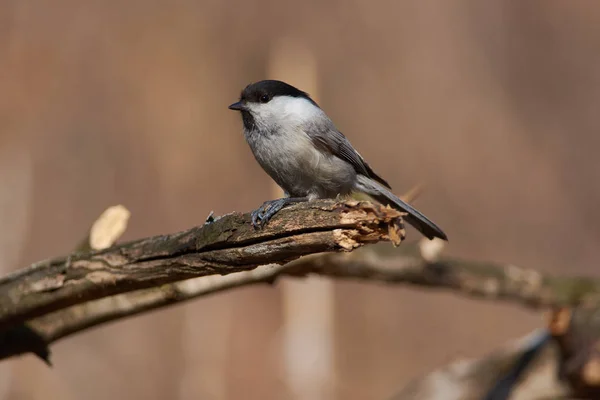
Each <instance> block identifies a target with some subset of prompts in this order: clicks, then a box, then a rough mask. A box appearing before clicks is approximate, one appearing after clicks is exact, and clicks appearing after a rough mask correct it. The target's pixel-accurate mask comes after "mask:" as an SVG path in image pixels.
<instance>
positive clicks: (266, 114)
mask: <svg viewBox="0 0 600 400" xmlns="http://www.w3.org/2000/svg"><path fill="white" fill-rule="evenodd" d="M248 108H249V109H250V111H251V112H252V114H254V117H255V119H256V120H257V123H259V124H261V125H270V124H276V125H279V126H290V127H292V126H297V125H302V124H304V123H306V122H310V121H314V120H315V119H319V118H320V117H321V115H322V113H323V111H321V109H320V108H319V107H317V106H315V105H314V104H312V103H311V102H310V101H308V100H306V99H305V98H302V97H290V96H278V97H275V98H274V99H272V100H271V101H269V102H268V103H265V104H262V103H254V104H250V105H248Z"/></svg>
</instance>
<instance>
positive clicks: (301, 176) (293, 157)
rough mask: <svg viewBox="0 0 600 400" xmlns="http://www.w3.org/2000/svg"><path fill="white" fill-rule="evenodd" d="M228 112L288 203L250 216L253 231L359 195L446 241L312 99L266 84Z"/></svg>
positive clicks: (283, 86)
mask: <svg viewBox="0 0 600 400" xmlns="http://www.w3.org/2000/svg"><path fill="white" fill-rule="evenodd" d="M229 109H230V110H236V111H239V112H240V113H241V114H242V121H243V123H244V135H245V137H246V141H247V142H248V145H249V146H250V149H251V150H252V153H254V157H255V158H256V161H258V163H259V164H260V166H261V167H262V168H263V169H264V170H265V172H266V173H267V174H269V176H270V177H271V178H272V179H273V180H274V181H275V182H276V183H277V184H278V185H279V186H280V187H281V188H282V189H283V191H284V192H285V197H284V198H281V199H276V200H269V201H266V202H265V203H264V204H263V205H262V206H260V207H259V208H258V209H257V210H255V211H253V212H252V225H253V226H254V227H256V228H259V227H262V226H264V225H265V224H267V223H268V221H269V220H270V219H271V218H272V217H273V216H274V215H275V214H276V213H277V212H279V211H280V210H281V209H282V208H284V207H286V206H287V205H289V204H293V203H299V202H304V201H311V200H314V199H330V198H336V197H337V196H344V195H348V194H351V193H353V192H358V193H365V194H367V195H369V196H370V197H372V198H373V199H375V200H376V201H378V202H380V203H382V204H386V205H387V204H389V205H390V206H392V207H394V208H395V209H397V210H400V211H402V212H405V213H407V215H406V216H405V217H404V219H405V220H406V221H407V222H408V223H409V224H411V225H412V226H414V227H415V228H416V229H417V230H418V231H419V232H421V233H422V234H423V235H424V236H425V237H427V238H428V239H433V238H436V237H437V238H440V239H443V240H448V238H447V237H446V234H445V233H444V232H443V231H442V230H441V229H440V228H439V227H438V226H437V225H436V224H434V223H433V222H432V221H430V220H429V219H428V218H427V217H426V216H424V215H423V214H422V213H420V212H419V211H417V210H416V209H415V208H413V207H412V206H411V205H410V204H408V203H406V202H404V201H402V200H401V199H400V198H398V197H397V196H396V195H394V194H393V193H392V192H391V187H390V185H389V184H388V183H387V182H386V181H385V180H383V179H382V178H381V177H379V176H378V175H377V174H376V173H375V172H374V171H373V170H372V169H371V167H370V166H369V164H367V162H366V161H365V160H364V159H363V158H362V156H361V155H360V154H359V153H358V152H357V151H356V150H354V147H352V145H351V144H350V142H349V141H348V139H347V138H346V137H345V136H344V135H343V134H342V133H341V132H340V131H339V130H338V129H337V128H336V127H335V125H334V124H333V122H332V121H331V119H329V117H328V116H327V114H325V112H324V111H323V110H322V109H321V107H319V106H318V105H317V103H316V102H315V101H314V100H313V99H311V98H310V96H309V95H308V93H306V92H303V91H301V90H299V89H297V88H295V87H294V86H291V85H289V84H287V83H285V82H281V81H276V80H264V81H260V82H256V83H253V84H250V85H248V86H246V88H245V89H244V90H243V91H242V94H241V96H240V100H239V101H238V102H236V103H233V104H232V105H230V106H229Z"/></svg>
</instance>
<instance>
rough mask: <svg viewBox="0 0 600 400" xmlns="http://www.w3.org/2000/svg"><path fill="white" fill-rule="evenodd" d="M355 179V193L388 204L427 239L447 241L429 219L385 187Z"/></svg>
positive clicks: (363, 178)
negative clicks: (398, 211)
mask: <svg viewBox="0 0 600 400" xmlns="http://www.w3.org/2000/svg"><path fill="white" fill-rule="evenodd" d="M357 178H358V179H357V183H356V185H355V189H356V190H357V191H359V192H363V193H366V194H368V195H369V196H371V197H373V198H374V199H375V200H377V201H378V202H380V203H382V204H389V205H391V206H392V207H394V208H396V209H398V210H400V211H403V212H405V213H407V215H406V216H405V217H404V220H405V221H406V222H408V223H409V224H411V225H412V226H413V227H414V228H415V229H416V230H418V231H419V232H421V233H422V234H423V235H424V236H425V237H427V238H428V239H433V238H435V237H437V238H440V239H443V240H448V237H447V236H446V234H445V233H444V232H443V231H442V230H441V229H440V228H439V227H438V226H437V225H436V224H434V223H433V222H432V221H430V220H429V218H427V217H426V216H425V215H423V214H422V213H421V212H420V211H418V210H417V209H415V208H414V207H413V206H411V205H410V204H408V203H406V202H405V201H402V200H401V199H400V198H398V196H396V195H395V194H393V193H392V192H390V191H389V190H388V189H387V188H386V187H384V186H383V185H381V184H380V183H378V182H376V181H374V180H373V179H371V178H369V177H366V176H364V175H358V177H357Z"/></svg>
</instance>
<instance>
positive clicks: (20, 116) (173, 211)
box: [0, 0, 600, 400]
mask: <svg viewBox="0 0 600 400" xmlns="http://www.w3.org/2000/svg"><path fill="white" fill-rule="evenodd" d="M288 39H289V40H291V41H293V42H295V43H300V45H299V46H304V47H303V48H304V49H305V51H307V52H308V53H309V54H311V57H313V58H312V60H313V61H310V62H314V65H313V64H311V67H310V68H312V69H311V71H313V73H314V74H316V75H315V76H316V81H315V83H314V88H315V89H314V90H318V99H319V102H320V103H321V106H322V107H323V108H324V109H325V110H326V111H327V112H328V114H329V115H330V116H331V117H332V118H333V119H334V121H335V122H336V124H337V125H338V127H339V128H340V129H341V130H342V131H343V132H344V133H346V135H347V136H348V137H349V138H350V140H351V141H352V143H353V144H354V145H355V147H357V148H358V149H359V151H360V152H361V153H362V154H363V155H364V156H365V158H366V159H367V160H368V161H369V163H370V164H371V165H372V166H373V167H374V168H375V170H376V171H378V172H379V173H380V174H381V175H382V176H384V177H385V178H386V179H387V180H388V181H389V182H390V183H391V184H392V186H393V187H394V188H395V190H396V192H397V193H402V192H404V191H406V190H408V189H409V188H411V187H412V186H413V185H415V184H417V183H419V182H423V183H426V185H427V190H426V191H425V192H424V193H423V194H422V195H421V197H420V198H419V200H418V203H417V205H418V207H419V208H420V209H422V210H423V211H424V212H425V213H426V214H427V215H428V216H430V217H431V218H432V219H433V220H435V221H436V222H438V223H439V224H440V225H441V226H442V227H443V228H444V229H445V230H446V232H447V233H448V235H449V237H450V245H449V247H448V252H450V253H452V254H454V255H459V256H461V257H467V258H480V259H489V260H497V261H506V262H512V263H515V264H518V265H522V266H527V267H532V268H539V269H542V270H544V271H548V272H555V273H565V274H566V273H572V274H575V273H585V274H589V275H593V274H597V272H596V271H595V270H594V269H593V267H592V266H594V265H595V264H596V262H597V260H598V256H597V246H596V243H597V241H598V239H600V225H599V224H598V221H599V219H600V211H599V209H598V206H597V204H598V202H599V200H600V186H599V185H597V182H598V180H599V179H600V168H599V167H598V161H597V159H596V156H597V152H598V150H599V149H600V133H599V128H600V117H599V113H598V110H597V108H598V105H599V104H600V68H598V64H599V62H600V51H598V49H600V3H596V2H591V1H548V0H546V1H542V0H539V1H529V2H521V1H517V0H514V1H502V2H481V1H478V0H473V1H453V2H445V1H423V0H412V1H401V2H399V1H383V0H382V1H370V2H366V1H339V0H328V1H316V0H307V1H269V0H253V1H230V2H226V1H217V0H196V1H192V0H177V1H155V0H143V1H142V0H135V1H134V0H130V1H127V2H116V1H100V0H88V1H78V0H54V1H52V2H44V1H29V0H2V1H0V93H1V95H0V223H1V226H2V230H1V231H0V268H1V269H2V271H3V272H7V271H10V270H13V269H16V268H19V267H23V266H25V265H27V264H29V263H31V262H34V261H38V260H40V259H43V258H46V257H51V256H55V255H60V254H64V253H66V252H68V251H69V250H70V249H71V248H72V247H73V246H74V245H75V244H76V243H77V242H78V241H79V240H80V239H81V238H82V237H83V236H84V235H85V232H86V230H87V229H88V228H89V226H90V224H91V223H92V221H93V220H94V219H95V218H96V217H97V216H98V215H99V214H100V213H101V212H102V211H103V210H104V209H105V208H106V207H108V206H110V205H113V204H118V203H121V204H124V205H126V206H127V207H128V208H129V209H130V210H131V211H132V219H131V222H130V227H129V230H128V232H127V234H126V239H133V238H138V237H142V236H147V235H152V234H158V233H166V232H172V231H176V230H181V229H184V228H187V227H190V226H193V225H196V224H199V223H202V222H203V221H204V219H205V217H206V216H207V215H208V213H209V212H210V211H211V210H214V211H215V213H216V214H223V213H227V212H230V211H233V210H237V211H248V210H250V209H253V208H255V207H257V206H258V205H260V204H261V203H262V202H263V201H264V200H266V199H268V198H271V197H273V196H274V191H273V185H272V183H271V181H270V180H269V178H268V177H267V175H266V174H265V173H264V172H263V171H262V170H261V169H260V167H259V166H258V165H257V164H256V162H255V161H254V159H253V158H252V155H251V153H250V151H249V149H248V148H247V145H246V143H245V142H244V139H243V136H242V133H241V121H240V118H239V116H238V115H236V114H234V113H233V112H231V111H229V110H227V106H228V105H229V104H230V103H232V102H233V101H235V100H236V98H237V96H238V95H239V91H240V90H241V89H242V87H243V86H244V85H246V84H247V83H249V82H251V81H256V80H260V79H264V78H273V77H274V76H270V75H269V74H270V73H271V72H270V71H273V69H272V68H273V67H272V65H273V63H274V61H273V57H277V55H274V54H275V53H276V52H277V51H279V50H274V49H281V48H282V46H283V48H284V50H283V51H284V53H285V45H282V44H281V43H284V44H285V43H288V42H286V41H285V40H288ZM282 40H283V42H282ZM292 53H294V52H292ZM292 56H293V55H292ZM292 56H290V57H292ZM307 57H308V56H307ZM298 59H300V60H302V59H303V57H298ZM285 61H286V60H285V57H284V62H285ZM276 62H277V61H275V63H276ZM306 62H307V63H309V61H308V60H307V61H306ZM298 63H299V64H298V65H296V66H297V67H298V68H299V70H302V68H304V67H305V66H304V65H302V61H298ZM288 64H289V63H288ZM293 65H295V64H294V63H292V66H293ZM270 68H271V69H270ZM292 69H293V67H292ZM278 71H281V70H278ZM279 73H280V75H279V76H275V77H276V78H280V79H284V80H288V81H290V82H291V83H296V82H298V81H299V80H300V79H304V78H302V77H298V76H296V75H294V73H293V72H290V75H289V76H285V70H284V71H283V72H279ZM409 235H410V236H409V238H413V239H414V238H416V237H417V235H416V234H415V232H414V231H411V232H409ZM303 293H305V295H304V298H303V297H302V296H303ZM541 323H542V321H541V319H540V316H539V315H537V314H533V313H526V312H524V311H521V310H519V309H518V308H516V307H510V306H501V305H494V304H490V303H484V302H476V301H472V300H465V299H461V298H459V297H457V296H455V295H453V294H450V293H442V292H435V291H422V290H414V289H411V288H406V287H390V286H386V287H384V286H376V285H373V284H360V283H339V282H334V283H332V284H329V283H327V282H323V281H321V280H316V279H313V280H311V281H309V282H300V283H291V282H284V283H279V284H278V285H277V286H276V287H275V288H271V287H260V288H250V289H243V290H235V291H231V292H228V293H223V294H219V295H217V296H214V297H210V298H204V299H200V300H197V301H194V302H191V303H189V304H186V305H183V306H177V307H173V308H170V309H166V310H160V311H157V312H154V313H151V314H148V315H144V316H141V317H136V318H132V319H129V320H125V321H120V322H117V323H113V324H109V325H107V326H103V327H100V328H97V329H94V330H91V331H89V332H86V333H83V334H80V335H77V336H74V337H71V338H68V339H66V340H64V341H61V342H59V343H57V344H56V345H54V346H53V347H52V350H53V361H54V364H55V368H54V369H48V368H46V367H45V366H44V365H43V364H42V363H41V362H39V361H38V360H37V359H34V358H33V357H32V356H25V357H22V358H20V359H16V360H10V361H5V362H3V363H1V364H0V398H2V399H41V398H43V399H46V400H50V399H67V400H68V399H83V398H85V399H109V398H115V399H145V400H152V399H182V400H183V399H208V400H213V399H214V400H221V399H260V400H269V399H277V400H280V399H281V400H287V399H302V400H303V399H315V400H318V399H344V400H346V399H348V400H354V399H356V400H359V399H360V400H362V399H385V398H387V397H388V396H390V395H391V394H393V393H394V392H395V391H397V390H398V389H399V388H401V387H402V385H404V384H406V383H407V382H408V381H409V380H411V379H412V378H415V377H417V376H419V375H420V374H423V373H425V372H427V371H429V370H431V369H433V368H435V367H437V366H441V365H443V364H445V363H447V362H450V361H452V360H455V359H457V358H460V357H465V356H480V355H483V354H485V353H487V352H489V351H491V350H493V349H494V348H495V347H497V346H499V345H500V344H502V343H504V342H505V341H507V340H509V339H511V338H514V337H517V336H521V335H523V334H526V333H527V332H529V331H530V330H532V329H533V328H535V327H538V326H540V325H541ZM290 326H291V327H295V328H294V329H290ZM298 329H300V331H298Z"/></svg>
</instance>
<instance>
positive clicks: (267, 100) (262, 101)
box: [259, 94, 271, 103]
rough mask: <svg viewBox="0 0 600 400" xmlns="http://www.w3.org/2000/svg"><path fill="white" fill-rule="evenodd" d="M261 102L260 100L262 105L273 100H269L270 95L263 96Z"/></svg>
mask: <svg viewBox="0 0 600 400" xmlns="http://www.w3.org/2000/svg"><path fill="white" fill-rule="evenodd" d="M259 100H260V102H261V103H268V102H269V100H271V99H270V98H269V95H268V94H263V95H262V96H260V99H259Z"/></svg>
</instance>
